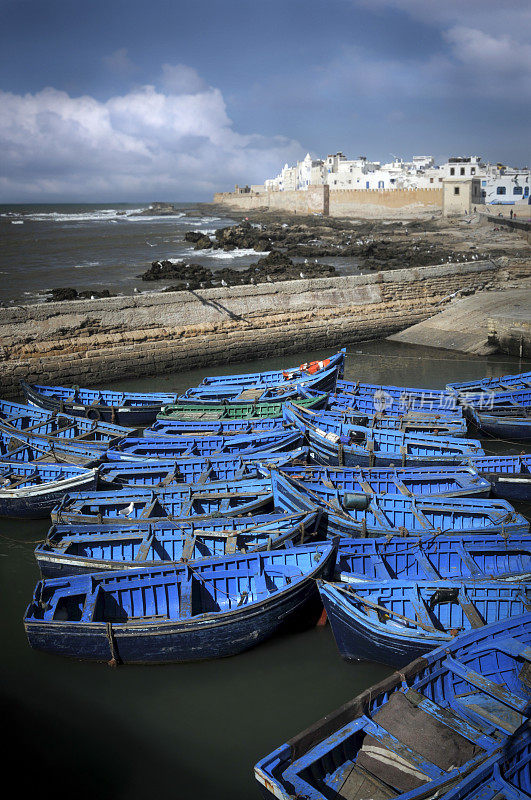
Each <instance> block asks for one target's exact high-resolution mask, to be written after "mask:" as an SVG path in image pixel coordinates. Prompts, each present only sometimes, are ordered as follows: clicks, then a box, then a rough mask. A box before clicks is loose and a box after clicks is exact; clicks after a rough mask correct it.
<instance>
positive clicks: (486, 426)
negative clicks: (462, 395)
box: [469, 408, 531, 442]
mask: <svg viewBox="0 0 531 800" xmlns="http://www.w3.org/2000/svg"><path fill="white" fill-rule="evenodd" d="M469 416H470V420H471V422H472V424H473V425H474V426H475V427H476V428H477V430H478V431H481V432H482V433H484V434H486V435H487V436H492V437H493V438H495V439H502V440H507V439H510V440H511V441H517V442H529V441H531V408H527V409H526V408H519V409H514V410H513V409H511V410H507V411H506V410H504V411H501V412H500V410H496V409H495V413H494V414H490V413H484V412H481V411H477V410H476V409H474V408H471V409H469Z"/></svg>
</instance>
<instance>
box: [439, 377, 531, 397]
mask: <svg viewBox="0 0 531 800" xmlns="http://www.w3.org/2000/svg"><path fill="white" fill-rule="evenodd" d="M446 388H447V389H448V391H452V392H458V393H462V392H483V391H492V390H494V391H496V392H499V391H502V392H504V391H512V390H514V389H531V372H518V373H516V374H515V375H502V376H501V377H499V378H482V379H481V380H479V381H460V382H457V383H447V384H446Z"/></svg>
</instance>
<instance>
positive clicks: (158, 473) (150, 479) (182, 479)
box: [99, 447, 490, 488]
mask: <svg viewBox="0 0 531 800" xmlns="http://www.w3.org/2000/svg"><path fill="white" fill-rule="evenodd" d="M307 455H308V449H307V448H306V447H298V448H297V449H296V450H290V451H287V452H285V453H269V452H267V451H264V452H260V453H256V454H254V455H251V456H249V457H242V456H232V455H216V456H210V457H209V458H204V457H203V456H198V457H196V458H181V459H171V460H167V461H163V460H160V461H146V462H140V461H112V462H110V463H108V464H102V465H101V466H100V468H99V479H100V480H99V482H100V485H104V486H107V488H111V486H110V485H111V484H112V486H113V487H114V488H118V487H120V486H148V487H151V486H152V487H159V488H164V487H165V486H174V485H175V484H183V483H199V484H202V483H209V482H211V481H224V480H229V481H231V480H244V479H249V478H259V477H268V476H269V470H268V469H267V465H275V466H277V467H282V468H283V469H284V468H285V467H286V466H288V465H290V464H293V463H297V462H300V463H305V462H306V458H307ZM255 456H256V457H255ZM465 469H466V468H465ZM488 486H489V488H490V484H488Z"/></svg>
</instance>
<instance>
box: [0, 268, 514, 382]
mask: <svg viewBox="0 0 531 800" xmlns="http://www.w3.org/2000/svg"><path fill="white" fill-rule="evenodd" d="M497 273H498V266H497V264H495V263H494V262H491V261H488V262H480V261H477V262H474V263H465V264H445V265H439V266H435V267H419V268H417V269H408V270H392V271H386V272H377V273H371V274H368V275H356V276H350V277H339V278H338V277H333V278H332V277H331V278H318V279H312V280H297V281H286V282H283V283H279V284H274V283H273V284H270V283H266V284H260V285H258V286H241V287H238V288H227V289H225V288H216V289H205V290H201V291H188V292H183V291H181V292H160V293H159V292H156V293H155V292H154V293H146V294H142V295H136V296H133V297H110V298H104V299H100V300H88V301H78V300H75V301H72V302H63V303H42V304H38V305H32V306H24V307H21V306H18V307H12V308H0V368H1V373H0V374H1V375H2V387H1V391H0V396H2V397H14V396H16V395H17V394H18V383H19V380H20V379H21V378H25V379H27V380H29V381H30V382H37V383H60V384H79V385H94V384H100V383H105V382H106V381H112V380H116V379H118V378H125V377H134V376H141V375H155V374H160V373H163V372H174V371H180V370H188V369H191V368H193V367H194V366H205V365H208V366H213V365H215V364H223V363H228V362H234V361H245V360H249V359H254V358H256V356H257V355H260V356H262V357H265V356H268V355H283V354H288V353H292V352H298V351H299V352H300V351H301V350H304V349H306V348H308V349H310V348H327V349H328V348H333V347H334V346H336V345H338V344H346V343H347V342H354V341H363V340H368V339H374V338H381V337H384V336H387V335H388V334H391V333H394V332H396V331H400V330H402V329H404V328H406V327H408V326H410V325H413V324H415V323H417V322H420V321H421V320H423V319H426V318H427V317H430V316H431V315H433V314H434V313H435V312H436V311H437V310H438V306H439V304H440V303H441V302H442V301H443V299H444V298H447V297H448V295H451V294H452V293H454V292H456V291H458V290H459V289H462V288H467V289H470V288H477V287H478V286H482V285H484V284H485V283H486V282H489V281H492V280H493V279H495V278H496V275H497Z"/></svg>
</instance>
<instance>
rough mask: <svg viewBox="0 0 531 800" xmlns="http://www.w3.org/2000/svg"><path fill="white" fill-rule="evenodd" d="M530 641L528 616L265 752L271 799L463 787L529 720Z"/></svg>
mask: <svg viewBox="0 0 531 800" xmlns="http://www.w3.org/2000/svg"><path fill="white" fill-rule="evenodd" d="M530 646H531V615H530V614H525V615H523V616H521V617H512V618H510V619H504V620H502V621H501V622H499V623H496V624H494V625H487V626H483V627H481V628H478V629H477V630H474V631H471V632H470V633H467V634H463V635H461V636H458V637H456V638H455V639H454V640H453V641H451V642H448V643H447V644H446V645H445V646H444V647H441V648H439V649H437V650H435V651H433V652H431V653H429V654H427V655H425V656H422V657H421V658H418V659H416V660H415V661H414V662H412V663H411V664H408V665H407V666H406V667H404V668H403V669H401V670H400V672H395V673H393V674H392V675H390V676H389V677H387V678H385V679H384V680H383V681H381V682H380V683H377V684H376V685H374V686H371V687H370V688H369V689H366V690H365V691H363V692H362V693H361V694H359V695H358V696H357V697H355V698H354V699H353V700H350V701H349V702H347V703H345V704H344V705H342V706H341V707H340V708H338V709H337V710H336V711H333V712H332V713H330V714H328V715H327V716H326V717H324V718H323V719H321V720H319V721H317V722H315V723H313V724H312V725H311V726H310V727H309V728H307V729H306V730H305V731H303V732H301V733H299V734H297V735H295V736H293V737H292V738H291V739H290V740H289V741H287V742H286V743H285V744H282V745H281V746H280V747H277V748H276V749H275V750H274V751H273V752H272V753H270V754H268V755H267V756H265V757H264V758H262V759H260V761H259V762H258V763H257V764H256V766H255V777H256V779H257V781H258V782H259V784H260V788H261V789H262V792H263V796H264V797H267V798H269V800H271V797H275V798H276V799H277V800H293V798H295V797H300V798H303V797H304V798H312V800H331V798H332V797H333V798H343V799H344V800H347V799H348V800H366V798H373V800H391V798H398V799H399V800H417V799H418V800H420V798H426V797H431V798H433V797H438V798H441V797H442V798H445V797H446V792H448V791H450V790H454V789H455V790H457V791H458V790H459V789H460V787H461V785H463V783H464V781H465V780H466V779H467V776H468V775H470V774H471V773H472V772H473V771H474V770H476V769H477V768H478V767H480V766H481V765H482V764H487V763H488V759H489V758H490V757H492V756H495V757H503V755H504V754H505V753H506V752H507V746H508V744H509V742H510V737H511V735H512V734H514V732H515V731H517V730H518V729H519V728H520V726H522V724H524V723H527V721H528V718H529V709H530V701H531V690H530V687H529V680H528V678H527V676H528V674H529V654H530ZM481 796H482V795H481ZM503 796H504V797H506V798H508V800H509V798H510V799H511V800H516V799H515V796H514V795H513V794H503ZM458 798H461V795H460V794H458V795H454V798H453V800H458Z"/></svg>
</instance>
